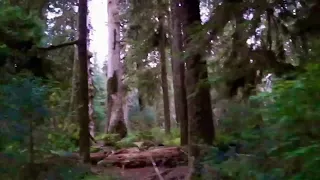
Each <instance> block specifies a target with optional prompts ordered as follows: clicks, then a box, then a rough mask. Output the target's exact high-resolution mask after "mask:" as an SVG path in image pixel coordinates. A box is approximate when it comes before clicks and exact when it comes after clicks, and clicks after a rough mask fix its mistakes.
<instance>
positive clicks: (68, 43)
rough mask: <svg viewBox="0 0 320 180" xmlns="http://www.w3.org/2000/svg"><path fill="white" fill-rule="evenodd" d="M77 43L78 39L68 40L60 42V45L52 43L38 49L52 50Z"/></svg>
mask: <svg viewBox="0 0 320 180" xmlns="http://www.w3.org/2000/svg"><path fill="white" fill-rule="evenodd" d="M77 43H78V40H75V41H71V42H66V43H62V44H58V45H51V46H49V47H38V49H40V50H43V51H52V50H55V49H59V48H63V47H66V46H71V45H75V44H77Z"/></svg>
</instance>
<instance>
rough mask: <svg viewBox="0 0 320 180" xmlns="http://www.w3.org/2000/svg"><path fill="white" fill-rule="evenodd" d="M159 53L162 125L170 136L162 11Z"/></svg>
mask: <svg viewBox="0 0 320 180" xmlns="http://www.w3.org/2000/svg"><path fill="white" fill-rule="evenodd" d="M158 2H159V6H160V7H162V6H161V5H162V1H161V0H159V1H158ZM159 14H160V15H159V34H160V43H159V53H160V63H161V87H162V95H163V110H164V125H165V132H166V134H170V128H171V127H170V126H171V121H170V104H169V91H168V78H167V62H166V61H167V60H166V49H165V48H166V32H165V30H164V17H163V15H162V9H160V13H159Z"/></svg>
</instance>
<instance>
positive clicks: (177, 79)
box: [171, 0, 188, 145]
mask: <svg viewBox="0 0 320 180" xmlns="http://www.w3.org/2000/svg"><path fill="white" fill-rule="evenodd" d="M179 2H180V0H172V1H171V12H172V14H171V23H172V24H171V31H172V43H171V45H172V47H171V54H172V59H171V66H172V75H173V89H174V105H175V111H176V119H177V120H176V121H177V123H179V125H180V134H181V145H186V144H188V113H187V112H188V109H187V108H188V106H187V97H186V88H185V63H184V61H183V60H182V57H181V53H182V33H181V30H182V29H181V21H180V19H179V17H178V15H179V14H180V6H179Z"/></svg>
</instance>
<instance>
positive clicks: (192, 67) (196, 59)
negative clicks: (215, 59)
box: [181, 0, 214, 179]
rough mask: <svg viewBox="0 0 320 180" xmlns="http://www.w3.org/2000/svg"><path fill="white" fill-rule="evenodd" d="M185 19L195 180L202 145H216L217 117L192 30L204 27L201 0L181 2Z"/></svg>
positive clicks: (198, 171) (193, 177) (199, 172)
mask: <svg viewBox="0 0 320 180" xmlns="http://www.w3.org/2000/svg"><path fill="white" fill-rule="evenodd" d="M181 2H182V3H181V4H182V9H183V13H184V14H183V15H185V16H184V21H183V25H184V35H185V37H184V41H185V47H186V52H187V53H188V59H187V60H186V65H187V70H186V87H187V95H188V99H187V102H188V119H189V124H188V126H189V128H188V129H189V154H190V156H191V157H194V158H195V161H194V165H193V167H194V168H195V169H194V171H193V173H192V179H197V178H201V168H202V165H201V163H200V158H201V157H200V148H199V144H201V143H205V144H212V143H213V139H214V125H213V115H212V109H211V97H210V87H209V86H208V85H203V84H200V83H204V82H207V79H208V72H207V71H208V70H207V64H206V61H205V60H204V59H203V58H202V55H201V54H200V53H198V52H197V51H195V52H194V49H196V48H197V45H196V44H194V43H193V42H192V41H191V37H192V33H191V31H190V28H192V27H193V26H194V25H198V26H200V25H201V19H200V8H199V0H181Z"/></svg>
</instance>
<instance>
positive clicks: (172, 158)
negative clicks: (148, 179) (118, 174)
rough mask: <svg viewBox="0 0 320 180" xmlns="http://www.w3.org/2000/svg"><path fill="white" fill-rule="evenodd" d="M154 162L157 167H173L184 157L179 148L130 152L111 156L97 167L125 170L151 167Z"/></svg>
mask: <svg viewBox="0 0 320 180" xmlns="http://www.w3.org/2000/svg"><path fill="white" fill-rule="evenodd" d="M150 157H152V159H153V160H154V162H155V163H156V165H157V166H166V167H167V166H169V167H173V166H175V165H176V164H177V162H181V161H184V160H185V159H186V156H185V154H184V153H183V152H181V151H180V148H179V147H159V148H156V149H150V150H147V151H142V152H138V151H131V152H129V153H123V154H111V155H109V156H108V157H106V158H104V159H103V160H102V161H100V162H99V163H98V165H108V164H109V165H113V166H118V167H125V168H138V167H145V166H152V161H151V160H150Z"/></svg>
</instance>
